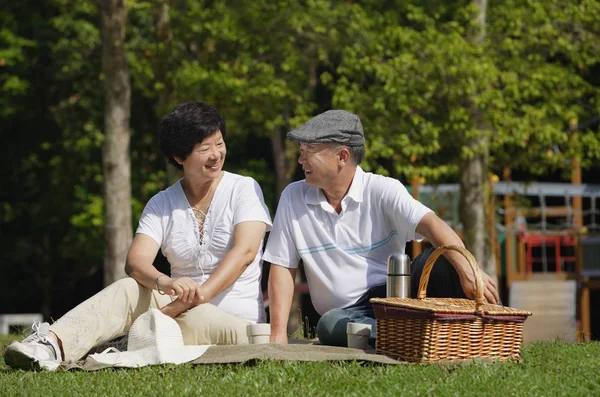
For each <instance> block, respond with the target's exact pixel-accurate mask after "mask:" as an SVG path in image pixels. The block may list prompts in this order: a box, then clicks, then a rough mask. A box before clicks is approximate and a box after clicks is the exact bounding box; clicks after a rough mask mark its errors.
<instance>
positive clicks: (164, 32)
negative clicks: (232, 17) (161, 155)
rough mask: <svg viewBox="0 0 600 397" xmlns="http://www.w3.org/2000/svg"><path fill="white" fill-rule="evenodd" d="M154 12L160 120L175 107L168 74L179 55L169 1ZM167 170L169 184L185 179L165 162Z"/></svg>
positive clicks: (159, 3) (163, 0)
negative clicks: (173, 40)
mask: <svg viewBox="0 0 600 397" xmlns="http://www.w3.org/2000/svg"><path fill="white" fill-rule="evenodd" d="M155 7H156V8H155V11H154V32H155V34H156V54H155V56H154V70H155V71H156V81H157V82H159V83H161V87H162V88H161V89H160V91H159V92H158V105H157V106H156V111H157V114H158V117H159V118H162V117H164V116H165V115H167V114H168V113H169V111H170V110H171V107H172V106H173V97H174V94H173V85H172V84H171V81H170V80H169V78H168V76H167V73H168V72H169V70H172V68H173V67H174V66H173V59H176V58H177V55H175V54H173V53H172V51H171V49H172V48H171V42H172V39H173V33H172V32H171V19H170V18H169V9H170V7H169V2H168V0H158V1H157V2H156V3H155ZM165 163H166V168H167V180H168V184H169V185H172V184H174V183H175V182H177V181H178V180H179V179H180V178H181V177H183V172H182V171H181V170H180V169H178V168H175V166H174V165H173V164H171V163H169V162H168V161H165Z"/></svg>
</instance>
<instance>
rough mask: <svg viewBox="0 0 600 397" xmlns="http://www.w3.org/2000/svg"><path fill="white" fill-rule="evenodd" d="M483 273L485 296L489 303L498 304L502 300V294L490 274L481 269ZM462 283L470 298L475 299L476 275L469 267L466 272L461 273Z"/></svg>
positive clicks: (480, 272) (480, 271)
mask: <svg viewBox="0 0 600 397" xmlns="http://www.w3.org/2000/svg"><path fill="white" fill-rule="evenodd" d="M479 274H481V281H482V285H483V296H484V298H485V300H486V301H487V302H488V303H493V304H498V302H499V301H500V295H499V294H498V287H497V286H496V283H495V282H494V280H492V278H491V277H490V276H488V275H487V274H486V273H484V272H483V271H482V270H481V269H479ZM459 278H460V285H461V287H462V289H463V291H464V292H465V295H467V297H468V298H471V299H475V293H476V283H475V275H474V274H473V272H472V271H471V269H469V271H467V272H466V273H459Z"/></svg>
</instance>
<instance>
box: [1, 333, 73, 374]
mask: <svg viewBox="0 0 600 397" xmlns="http://www.w3.org/2000/svg"><path fill="white" fill-rule="evenodd" d="M31 329H32V330H33V333H32V334H31V335H29V336H28V337H27V338H25V339H23V341H21V342H16V343H12V344H10V345H8V347H7V348H6V352H5V354H4V361H5V362H6V364H7V365H8V366H10V367H12V368H21V369H33V370H39V369H47V370H50V371H54V370H56V368H58V366H59V365H60V363H61V362H62V355H61V353H60V348H59V347H58V342H57V341H56V340H55V339H54V338H52V337H50V336H49V335H48V332H49V331H50V324H48V323H41V324H40V323H39V322H37V321H36V322H35V323H33V325H32V326H31Z"/></svg>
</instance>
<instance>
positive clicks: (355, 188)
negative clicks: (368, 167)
mask: <svg viewBox="0 0 600 397" xmlns="http://www.w3.org/2000/svg"><path fill="white" fill-rule="evenodd" d="M364 174H365V172H364V171H363V170H362V168H360V166H357V167H356V172H355V173H354V178H352V184H351V185H350V189H349V190H348V194H347V195H346V197H348V198H350V199H352V200H354V201H355V202H357V203H362V201H363V175H364ZM346 197H344V199H343V200H346ZM304 199H305V200H306V203H307V204H311V205H319V204H321V203H322V202H327V197H325V194H324V193H323V191H322V190H321V189H319V188H318V187H316V186H309V187H308V190H307V191H306V193H305V194H304Z"/></svg>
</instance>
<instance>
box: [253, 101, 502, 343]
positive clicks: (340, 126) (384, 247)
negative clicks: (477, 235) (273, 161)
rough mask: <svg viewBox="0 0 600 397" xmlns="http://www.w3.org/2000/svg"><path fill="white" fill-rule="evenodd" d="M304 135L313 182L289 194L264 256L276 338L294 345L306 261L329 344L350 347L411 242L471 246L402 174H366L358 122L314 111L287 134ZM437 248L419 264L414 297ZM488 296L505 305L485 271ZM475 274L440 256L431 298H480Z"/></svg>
mask: <svg viewBox="0 0 600 397" xmlns="http://www.w3.org/2000/svg"><path fill="white" fill-rule="evenodd" d="M287 136H288V138H289V139H292V140H294V141H297V142H299V144H300V157H299V158H298V162H299V163H300V165H302V169H303V170H304V175H305V179H304V180H302V181H298V182H294V183H292V184H290V185H289V186H288V187H287V188H286V189H285V190H284V191H283V193H282V195H281V198H280V201H279V206H278V208H277V213H276V215H275V221H274V225H273V231H272V232H271V235H270V237H269V240H268V243H267V247H266V250H265V254H264V256H263V259H264V260H266V261H269V262H271V264H272V266H271V270H270V276H269V296H270V314H271V342H276V343H287V322H288V318H289V312H290V306H291V303H292V295H293V291H294V275H295V272H296V268H297V267H298V263H299V262H300V260H302V261H303V263H304V269H305V271H306V277H307V281H308V287H309V292H310V296H311V300H312V303H313V305H314V307H315V309H316V310H317V312H318V313H319V314H320V315H321V318H320V319H319V322H318V324H317V334H318V337H319V341H320V342H321V343H322V344H326V345H334V346H346V324H347V323H348V322H358V323H366V324H371V325H372V330H373V331H372V333H371V338H370V339H371V340H370V343H371V344H373V343H374V340H375V318H374V317H375V316H374V314H373V308H372V306H371V304H370V303H369V299H370V298H373V297H385V293H386V285H385V283H386V276H387V260H388V257H389V256H390V255H391V254H393V253H399V252H404V247H405V244H406V242H408V241H411V240H418V239H421V238H423V237H426V238H427V239H428V240H429V241H430V242H431V244H432V245H433V247H438V246H440V245H446V244H454V245H459V246H464V245H463V243H462V241H461V239H460V238H459V237H458V236H457V235H456V233H455V232H454V231H453V230H452V229H451V228H450V227H449V226H448V225H447V224H446V223H445V222H444V221H442V220H441V219H440V218H439V217H438V216H437V215H436V214H435V213H433V212H432V211H431V210H430V209H429V208H427V207H426V206H424V205H423V204H421V203H420V202H418V201H417V200H415V199H413V198H412V196H411V195H410V194H409V193H408V191H407V190H406V188H405V187H404V186H403V185H402V184H401V183H400V182H399V181H398V180H396V179H392V178H388V177H385V176H381V175H376V174H372V173H368V172H364V171H363V170H362V169H361V168H360V166H359V165H358V164H359V163H360V162H361V160H362V158H363V156H364V153H365V148H364V133H363V128H362V124H361V122H360V119H359V118H358V116H356V115H355V114H352V113H349V112H347V111H344V110H330V111H327V112H325V113H322V114H320V115H318V116H315V117H314V118H312V119H311V120H309V121H308V122H306V123H305V124H304V125H303V126H301V127H300V128H298V129H296V130H294V131H291V132H290V133H288V135H287ZM432 251H433V248H430V249H428V250H426V251H424V252H423V253H422V254H421V255H419V256H418V257H417V258H415V260H414V261H413V262H412V264H411V276H412V279H411V282H412V288H411V289H412V293H413V296H414V295H415V294H416V291H417V285H418V281H419V279H420V275H421V272H422V270H423V266H424V264H425V262H426V260H427V257H428V256H429V255H430V254H431V252H432ZM483 278H484V285H485V298H486V299H487V301H488V302H492V303H497V302H498V291H497V287H496V285H495V284H494V282H493V281H492V280H491V278H489V277H488V276H487V275H485V274H484V275H483ZM474 293H475V280H474V276H473V274H472V272H471V271H470V268H469V265H468V263H467V262H466V260H465V259H464V258H463V257H462V256H461V255H460V254H458V253H456V252H448V253H445V254H444V255H443V256H441V257H440V258H439V259H438V260H437V261H436V264H435V266H434V268H433V272H432V274H431V277H430V283H429V286H428V289H427V294H428V296H432V297H466V296H468V297H472V296H474Z"/></svg>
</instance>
